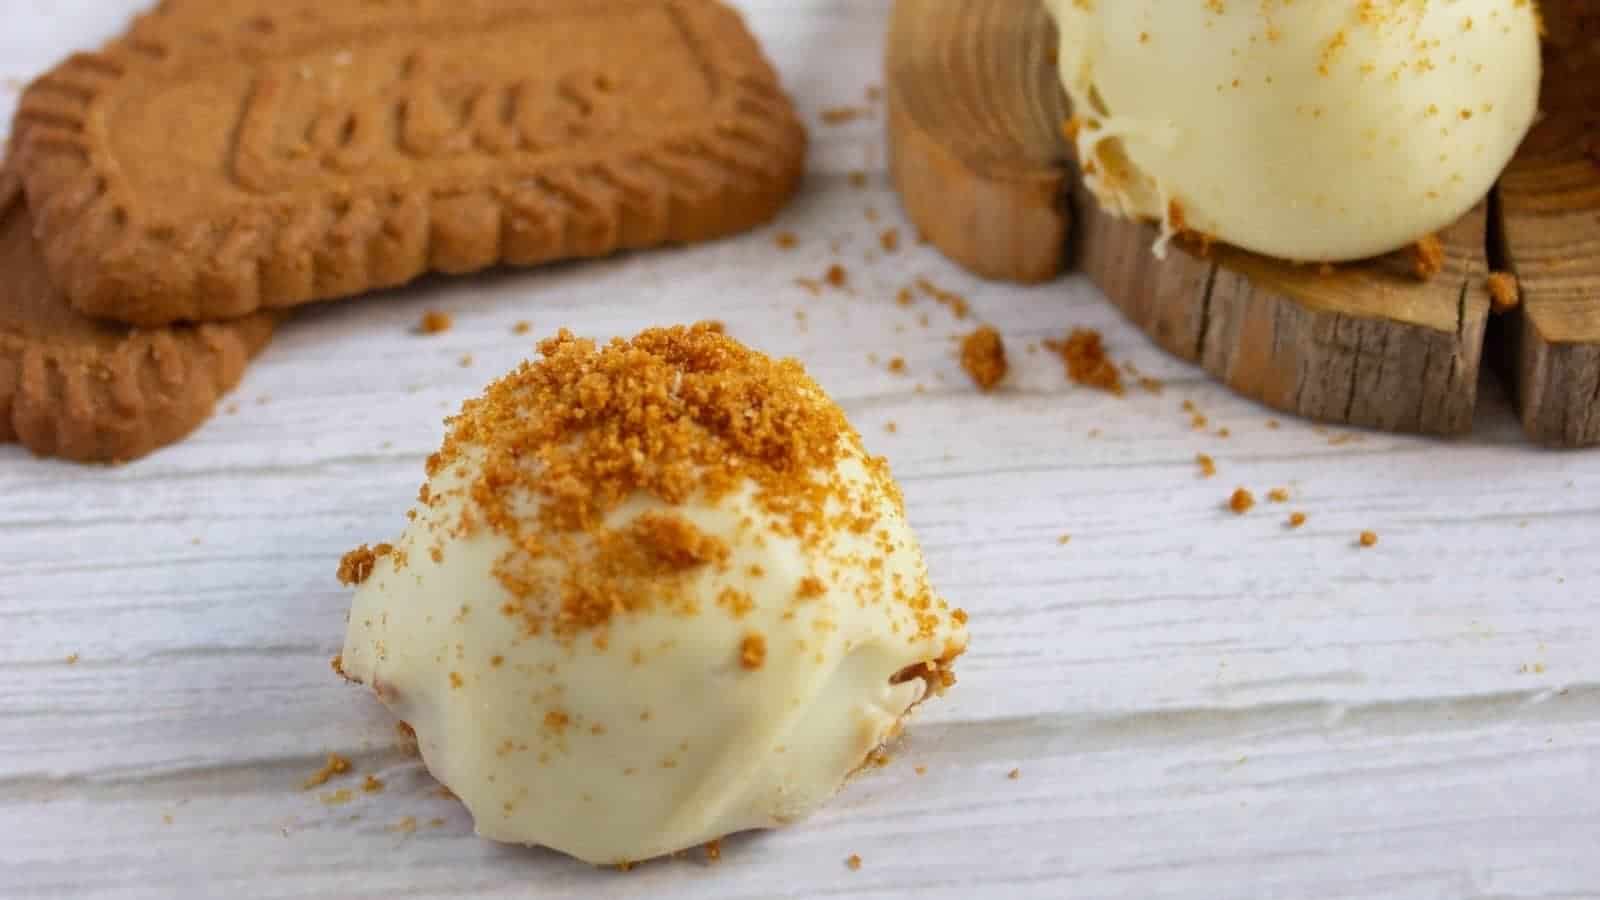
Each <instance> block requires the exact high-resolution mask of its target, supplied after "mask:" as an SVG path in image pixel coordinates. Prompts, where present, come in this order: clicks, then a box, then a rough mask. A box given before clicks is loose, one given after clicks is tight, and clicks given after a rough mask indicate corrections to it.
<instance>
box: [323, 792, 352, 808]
mask: <svg viewBox="0 0 1600 900" xmlns="http://www.w3.org/2000/svg"><path fill="white" fill-rule="evenodd" d="M318 799H320V800H321V801H322V805H323V806H343V805H345V804H346V803H349V802H350V801H351V800H353V799H355V794H352V793H351V792H350V789H349V788H340V789H338V790H337V791H332V792H330V793H327V794H323V795H322V796H321V797H320V798H318Z"/></svg>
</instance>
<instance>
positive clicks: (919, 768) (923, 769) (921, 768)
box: [914, 766, 928, 775]
mask: <svg viewBox="0 0 1600 900" xmlns="http://www.w3.org/2000/svg"><path fill="white" fill-rule="evenodd" d="M914 771H915V772H916V773H917V774H918V775H926V774H928V767H927V766H917V767H916V769H915V770H914Z"/></svg>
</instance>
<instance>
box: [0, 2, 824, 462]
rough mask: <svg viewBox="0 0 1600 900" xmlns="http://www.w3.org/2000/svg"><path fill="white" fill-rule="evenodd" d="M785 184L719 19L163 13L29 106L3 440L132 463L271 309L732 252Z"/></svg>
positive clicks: (791, 132)
mask: <svg viewBox="0 0 1600 900" xmlns="http://www.w3.org/2000/svg"><path fill="white" fill-rule="evenodd" d="M804 156H805V132H804V129H803V127H802V126H801V124H800V122H799V119H798V117H797V116H796V115H795V113H794V110H793V108H792V106H791V104H790V102H789V100H788V98H787V97H786V96H785V95H784V93H783V90H782V88H781V86H780V85H779V83H778V79H777V76H776V75H775V73H774V72H773V70H772V67H771V66H770V65H769V64H768V62H767V61H766V60H765V58H764V57H763V55H762V52H761V49H760V47H759V46H758V44H757V43H756V41H755V40H754V38H753V37H752V36H751V35H750V34H749V32H748V31H747V30H746V28H745V26H744V24H743V22H742V21H741V20H740V18H739V16H738V15H737V14H736V13H734V12H733V11H731V10H729V9H728V8H726V7H724V6H723V5H721V4H720V3H718V2H716V0H415V2H410V3H406V4H374V3H370V2H364V0H292V2H282V0H278V2H268V0H168V2H166V3H163V4H161V5H160V6H159V7H158V8H157V9H156V10H155V11H152V12H151V13H149V14H147V15H145V16H143V17H141V18H139V19H137V20H136V21H135V22H134V23H133V25H132V26H131V28H130V29H129V30H128V31H127V33H125V34H124V35H123V36H122V37H120V38H118V39H116V40H114V41H112V42H111V43H110V44H109V45H108V46H106V47H105V48H104V49H102V50H101V51H99V52H97V53H93V54H79V55H75V56H73V57H72V58H70V59H68V60H66V61H65V62H63V63H62V64H61V65H59V66H58V67H57V68H56V69H54V70H52V71H51V72H49V73H47V74H46V75H44V76H43V77H41V78H40V79H39V80H38V81H36V82H35V83H34V84H32V85H30V86H29V87H28V89H27V91H26V92H25V93H24V95H23V97H22V101H21V105H20V107H19V109H18V113H17V118H16V121H15V122H14V124H13V128H12V135H11V144H10V148H9V154H8V159H7V161H6V163H4V165H3V167H0V272H4V274H5V278H4V279H3V285H0V440H20V441H21V442H22V443H23V444H25V445H26V446H27V447H29V448H30V449H32V450H33V451H34V452H36V453H39V454H42V455H53V456H60V457H64V458H68V459H73V460H79V461H114V460H127V459H133V458H136V457H138V456H141V455H143V454H145V453H148V452H150V451H151V450H153V449H155V448H157V447H159V446H162V445H164V444H167V443H170V442H172V441H174V440H177V439H179V438H181V437H182V436H184V435H185V434H187V433H188V432H189V431H191V430H192V429H193V428H195V427H196V426H197V425H199V424H200V423H201V422H202V421H204V420H205V419H206V417H207V416H209V414H210V412H211V410H212V409H213V407H214V406H215V403H216V401H217V399H218V397H219V396H220V395H221V394H222V393H223V392H225V391H227V390H228V389H230V388H231V387H232V386H233V385H234V384H235V383H237V381H238V380H239V378H240V376H241V375H242V373H243V371H244V368H245V365H246V362H247V361H248V360H249V358H250V357H251V356H252V355H253V354H255V353H256V352H257V351H259V350H260V349H261V348H262V347H263V346H264V345H265V344H266V343H267V341H268V339H269V338H270V336H271V333H272V330H273V327H274V325H275V324H276V323H277V322H278V321H279V320H280V319H281V318H282V316H283V315H284V314H285V313H286V311H288V310H290V309H292V308H293V307H296V306H300V305H303V304H306V303H311V302H317V301H325V300H333V299H339V298H345V297H352V296H356V295H359V294H362V293H365V292H369V291H373V290H378V289H381V288H388V287H393V286H397V285H401V284H405V283H407V282H409V281H412V280H414V279H416V278H418V277H419V276H421V275H424V274H426V273H430V272H443V273H468V272H474V271H478V270H482V269H485V268H489V267H491V266H496V265H502V264H504V265H518V266H523V265H534V264H538V263H543V262H550V261H554V260H561V259H572V258H580V257H591V256H600V255H605V254H609V253H613V252H616V251H618V250H624V249H637V248H645V247H653V246H659V245H663V244H672V243H687V242H694V241H703V240H709V239H712V238H716V237H720V236H724V235H728V234H732V233H735V232H738V231H742V230H745V229H748V228H751V227H753V226H755V225H757V224H760V223H761V222H764V221H766V220H768V219H770V218H771V217H772V216H774V215H775V214H776V213H777V212H778V210H779V209H781V208H782V206H783V205H784V203H785V202H786V201H787V200H788V199H789V197H790V196H791V195H792V194H793V192H794V190H795V189H796V187H797V185H798V183H799V180H800V176H801V173H802V170H803V168H804Z"/></svg>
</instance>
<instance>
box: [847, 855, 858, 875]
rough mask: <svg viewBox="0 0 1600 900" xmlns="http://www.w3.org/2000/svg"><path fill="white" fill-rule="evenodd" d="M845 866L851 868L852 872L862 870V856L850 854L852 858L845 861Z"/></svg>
mask: <svg viewBox="0 0 1600 900" xmlns="http://www.w3.org/2000/svg"><path fill="white" fill-rule="evenodd" d="M844 864H845V865H847V866H849V867H850V871H852V872H854V871H856V870H858V869H860V868H861V856H860V854H857V853H852V854H850V858H849V859H846V860H845V861H844Z"/></svg>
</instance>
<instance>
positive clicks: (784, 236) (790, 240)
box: [772, 231, 800, 250]
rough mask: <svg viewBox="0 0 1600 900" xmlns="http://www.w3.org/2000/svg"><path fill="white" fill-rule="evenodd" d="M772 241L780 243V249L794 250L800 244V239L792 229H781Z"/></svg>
mask: <svg viewBox="0 0 1600 900" xmlns="http://www.w3.org/2000/svg"><path fill="white" fill-rule="evenodd" d="M772 242H773V243H774V244H777V245H778V249H779V250H793V249H794V248H795V247H797V246H799V244H800V239H799V238H798V237H796V236H795V233H794V232H792V231H780V232H778V234H777V235H776V236H775V237H774V238H773V239H772Z"/></svg>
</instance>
